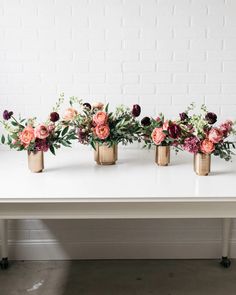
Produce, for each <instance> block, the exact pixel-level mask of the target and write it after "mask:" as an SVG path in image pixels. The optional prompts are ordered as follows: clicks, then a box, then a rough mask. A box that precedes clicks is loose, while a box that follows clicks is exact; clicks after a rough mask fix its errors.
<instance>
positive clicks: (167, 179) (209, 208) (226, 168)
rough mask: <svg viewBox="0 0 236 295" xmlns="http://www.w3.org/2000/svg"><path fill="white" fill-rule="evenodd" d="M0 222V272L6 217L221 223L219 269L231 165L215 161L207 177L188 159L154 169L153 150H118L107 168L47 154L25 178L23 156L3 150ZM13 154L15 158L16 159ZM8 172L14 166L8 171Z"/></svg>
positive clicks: (225, 243) (235, 201) (88, 159)
mask: <svg viewBox="0 0 236 295" xmlns="http://www.w3.org/2000/svg"><path fill="white" fill-rule="evenodd" d="M3 154H4V157H3V159H1V164H2V165H1V170H0V179H1V192H0V220H1V234H2V239H1V240H2V268H7V265H8V249H7V220H8V219H27V218H29V219H146V218H148V219H152V218H153V219H154V218H221V219H222V220H223V235H222V257H223V260H222V265H223V266H229V265H230V261H229V259H228V250H229V237H230V225H231V219H232V218H236V188H235V186H234V182H235V179H236V178H235V176H236V166H235V163H224V162H220V161H218V160H216V161H215V164H214V165H213V167H212V170H213V172H212V174H211V176H208V177H198V176H196V175H195V174H194V172H193V171H192V158H191V157H190V156H186V155H183V154H181V155H178V156H175V155H172V162H171V166H170V167H158V166H157V165H156V164H155V163H154V161H153V157H154V152H153V151H150V152H147V151H142V150H141V151H140V150H137V151H136V150H121V151H120V155H119V159H120V160H119V162H118V164H117V165H115V166H110V167H101V166H96V165H95V164H94V163H93V160H92V154H91V151H87V150H86V151H84V150H83V151H82V152H81V151H72V152H71V151H70V152H69V153H68V152H67V153H65V152H61V153H60V154H59V155H58V157H57V158H53V157H51V156H47V158H46V161H45V166H46V170H45V172H44V173H42V174H32V173H30V172H28V170H27V167H26V161H25V155H24V154H21V153H18V154H15V153H12V152H11V153H10V152H8V153H7V152H6V153H3ZM19 155H20V156H19ZM9 167H14V169H12V168H11V169H9Z"/></svg>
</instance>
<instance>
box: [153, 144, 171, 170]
mask: <svg viewBox="0 0 236 295" xmlns="http://www.w3.org/2000/svg"><path fill="white" fill-rule="evenodd" d="M156 163H157V165H159V166H168V164H169V163H170V146H161V145H160V146H157V147H156Z"/></svg>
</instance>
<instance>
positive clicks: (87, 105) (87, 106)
mask: <svg viewBox="0 0 236 295" xmlns="http://www.w3.org/2000/svg"><path fill="white" fill-rule="evenodd" d="M83 106H84V107H85V108H87V109H89V110H91V108H92V106H91V104H90V103H88V102H85V103H84V104H83Z"/></svg>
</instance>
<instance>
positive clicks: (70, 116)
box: [63, 108, 78, 121]
mask: <svg viewBox="0 0 236 295" xmlns="http://www.w3.org/2000/svg"><path fill="white" fill-rule="evenodd" d="M77 115H78V111H77V110H76V109H73V108H69V109H67V110H66V111H65V113H64V117H63V119H64V120H65V121H71V120H74V119H75V117H76V116H77Z"/></svg>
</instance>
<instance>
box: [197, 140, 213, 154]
mask: <svg viewBox="0 0 236 295" xmlns="http://www.w3.org/2000/svg"><path fill="white" fill-rule="evenodd" d="M200 150H201V152H202V153H204V154H211V153H212V152H213V151H214V150H215V145H214V143H213V142H212V141H210V140H209V139H204V140H203V141H202V142H201V145H200Z"/></svg>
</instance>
